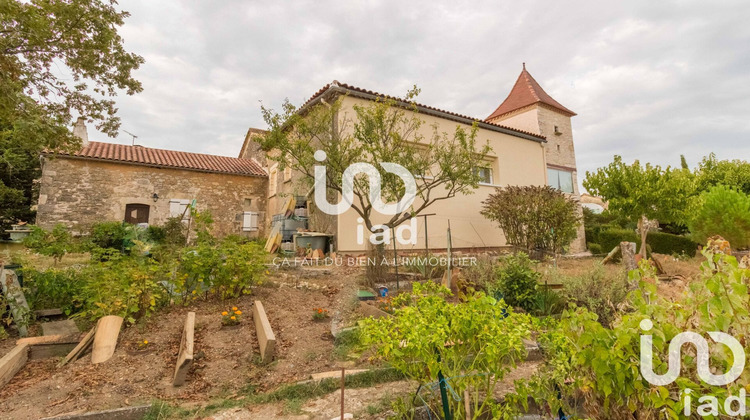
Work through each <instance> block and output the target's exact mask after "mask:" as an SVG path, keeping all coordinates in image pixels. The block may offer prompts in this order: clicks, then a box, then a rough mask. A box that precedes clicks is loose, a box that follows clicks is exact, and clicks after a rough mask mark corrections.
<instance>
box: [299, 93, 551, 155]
mask: <svg viewBox="0 0 750 420" xmlns="http://www.w3.org/2000/svg"><path fill="white" fill-rule="evenodd" d="M329 90H336V91H338V93H343V94H351V95H353V96H358V97H362V98H364V99H373V98H376V97H377V98H384V99H392V100H395V101H398V102H405V101H404V100H403V99H401V98H397V97H394V96H390V95H384V94H382V93H378V92H373V91H371V90H367V89H363V88H359V87H356V86H352V85H348V84H346V83H340V82H339V81H337V80H334V81H333V82H331V83H329V84H327V85H325V86H323V87H322V88H320V90H318V91H317V92H315V94H313V95H312V96H311V97H310V99H308V100H307V102H305V103H304V105H302V107H300V109H303V108H305V107H306V106H308V105H310V104H311V103H312V102H313V101H315V100H316V99H317V98H319V97H320V96H322V95H323V94H325V93H326V92H328V91H329ZM414 105H416V107H417V109H418V110H419V111H420V112H424V113H427V114H433V115H435V116H438V117H441V118H446V119H450V120H454V121H457V122H461V123H466V124H471V123H472V122H474V121H476V122H478V123H479V126H480V127H481V128H486V129H490V130H493V131H501V132H504V133H506V134H510V135H515V136H517V137H522V138H526V139H531V140H535V141H545V139H546V137H544V136H542V135H540V134H536V133H532V132H529V131H523V130H519V129H517V128H512V127H508V126H504V125H500V124H495V123H491V122H488V121H486V120H482V119H481V118H474V117H469V116H466V115H461V114H458V113H455V112H451V111H445V110H442V109H439V108H435V107H432V106H429V105H423V104H419V103H415V104H414Z"/></svg>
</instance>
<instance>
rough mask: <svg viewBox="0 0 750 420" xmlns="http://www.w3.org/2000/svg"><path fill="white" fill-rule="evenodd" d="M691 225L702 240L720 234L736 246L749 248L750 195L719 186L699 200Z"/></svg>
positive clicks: (695, 234)
mask: <svg viewBox="0 0 750 420" xmlns="http://www.w3.org/2000/svg"><path fill="white" fill-rule="evenodd" d="M688 225H689V227H690V231H691V232H692V234H693V237H694V238H695V239H696V240H697V241H699V242H700V243H706V240H707V239H708V238H710V237H711V236H714V235H720V236H722V237H723V238H724V239H726V240H727V241H729V243H730V244H731V245H732V246H733V247H734V248H735V249H737V248H740V249H741V248H747V247H748V246H750V196H748V195H747V194H745V193H743V192H742V191H737V190H735V189H733V188H730V187H727V186H724V185H717V186H715V187H713V188H711V189H710V190H709V191H707V192H704V193H702V194H701V195H700V197H699V198H698V199H697V200H696V203H695V205H694V207H693V211H692V217H691V219H690V221H689V223H688Z"/></svg>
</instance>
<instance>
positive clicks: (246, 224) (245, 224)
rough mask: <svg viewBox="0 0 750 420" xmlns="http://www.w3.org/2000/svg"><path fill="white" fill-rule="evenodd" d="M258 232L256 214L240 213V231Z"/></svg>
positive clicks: (249, 212)
mask: <svg viewBox="0 0 750 420" xmlns="http://www.w3.org/2000/svg"><path fill="white" fill-rule="evenodd" d="M256 230H258V213H257V212H254V211H246V212H243V213H242V231H243V232H252V231H256Z"/></svg>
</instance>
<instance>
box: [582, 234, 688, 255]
mask: <svg viewBox="0 0 750 420" xmlns="http://www.w3.org/2000/svg"><path fill="white" fill-rule="evenodd" d="M623 241H625V242H635V243H636V247H640V245H641V238H640V236H638V234H637V233H635V232H634V231H632V230H627V229H609V230H603V231H601V232H599V235H598V241H597V242H596V243H597V244H599V245H600V246H601V250H602V252H604V253H607V252H609V251H611V250H612V249H613V248H614V247H616V246H617V245H620V242H623ZM646 243H647V244H648V245H649V247H650V248H651V252H656V253H658V254H667V255H672V254H687V255H690V256H692V255H694V254H695V250H696V249H697V248H698V244H697V243H695V242H693V241H692V240H690V238H687V237H685V236H680V235H673V234H671V233H664V232H649V234H648V237H647V238H646Z"/></svg>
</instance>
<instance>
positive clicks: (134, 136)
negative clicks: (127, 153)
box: [122, 130, 138, 146]
mask: <svg viewBox="0 0 750 420" xmlns="http://www.w3.org/2000/svg"><path fill="white" fill-rule="evenodd" d="M122 131H124V132H126V133H128V134H129V135H131V136H133V144H132V146H135V139H137V138H138V136H136V135H135V134H133V133H131V132H130V131H128V130H122Z"/></svg>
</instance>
